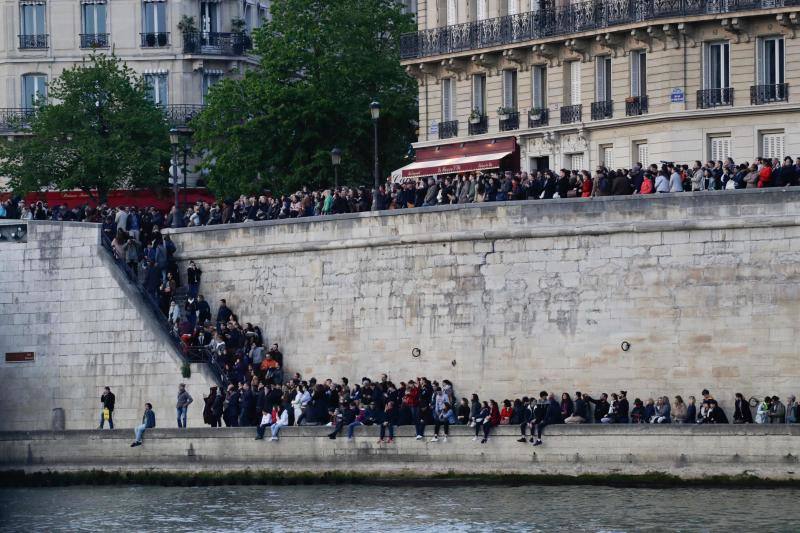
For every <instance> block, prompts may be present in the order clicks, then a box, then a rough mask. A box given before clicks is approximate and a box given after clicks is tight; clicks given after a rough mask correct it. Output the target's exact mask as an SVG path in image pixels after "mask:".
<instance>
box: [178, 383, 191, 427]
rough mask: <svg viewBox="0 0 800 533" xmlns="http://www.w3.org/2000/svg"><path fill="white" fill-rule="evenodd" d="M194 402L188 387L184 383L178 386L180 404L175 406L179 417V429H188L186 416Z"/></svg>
mask: <svg viewBox="0 0 800 533" xmlns="http://www.w3.org/2000/svg"><path fill="white" fill-rule="evenodd" d="M193 401H194V399H193V398H192V396H191V395H190V394H189V392H188V391H187V390H186V385H185V384H184V383H181V384H180V385H178V402H177V403H176V404H175V410H176V411H177V415H178V427H179V428H185V427H186V415H187V413H188V411H189V404H190V403H192V402H193Z"/></svg>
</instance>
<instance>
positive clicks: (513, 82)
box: [503, 69, 517, 109]
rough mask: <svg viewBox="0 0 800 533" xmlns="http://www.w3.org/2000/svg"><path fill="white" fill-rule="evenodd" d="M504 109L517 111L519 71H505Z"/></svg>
mask: <svg viewBox="0 0 800 533" xmlns="http://www.w3.org/2000/svg"><path fill="white" fill-rule="evenodd" d="M503 107H504V108H506V109H517V71H516V70H515V69H509V70H504V71H503Z"/></svg>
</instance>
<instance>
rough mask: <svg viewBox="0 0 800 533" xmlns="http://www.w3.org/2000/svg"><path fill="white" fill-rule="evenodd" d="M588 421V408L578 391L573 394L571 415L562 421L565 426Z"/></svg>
mask: <svg viewBox="0 0 800 533" xmlns="http://www.w3.org/2000/svg"><path fill="white" fill-rule="evenodd" d="M587 420H589V406H588V405H587V404H586V400H584V399H583V394H582V393H581V392H580V391H577V392H575V402H574V409H573V412H572V415H570V416H568V417H567V418H565V419H564V423H565V424H584V423H586V421H587Z"/></svg>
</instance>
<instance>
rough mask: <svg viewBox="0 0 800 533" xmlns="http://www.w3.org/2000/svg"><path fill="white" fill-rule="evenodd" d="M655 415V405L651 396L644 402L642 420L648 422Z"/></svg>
mask: <svg viewBox="0 0 800 533" xmlns="http://www.w3.org/2000/svg"><path fill="white" fill-rule="evenodd" d="M655 416H656V405H655V401H654V400H653V399H652V398H648V399H647V401H646V402H645V404H644V421H645V422H647V423H648V424H649V423H650V421H651V420H652V419H653V418H654V417H655Z"/></svg>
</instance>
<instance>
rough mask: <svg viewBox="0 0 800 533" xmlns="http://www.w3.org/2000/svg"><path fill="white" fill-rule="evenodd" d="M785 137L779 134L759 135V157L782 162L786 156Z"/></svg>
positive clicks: (781, 133)
mask: <svg viewBox="0 0 800 533" xmlns="http://www.w3.org/2000/svg"><path fill="white" fill-rule="evenodd" d="M784 139H785V135H784V133H783V132H782V131H781V132H774V133H762V134H761V157H769V158H771V159H778V160H780V161H783V158H784V157H785V156H786V151H785V148H784Z"/></svg>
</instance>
